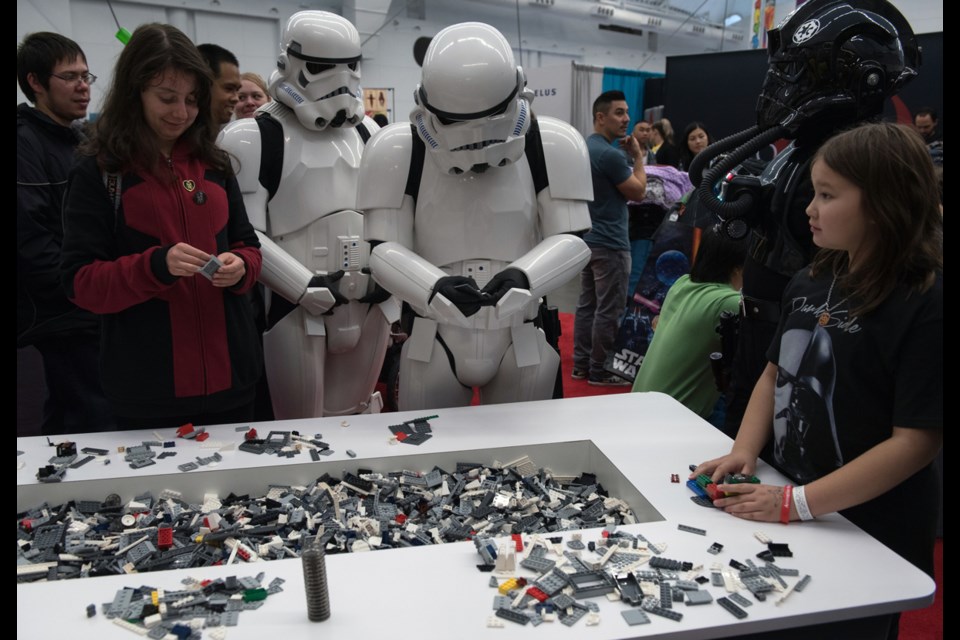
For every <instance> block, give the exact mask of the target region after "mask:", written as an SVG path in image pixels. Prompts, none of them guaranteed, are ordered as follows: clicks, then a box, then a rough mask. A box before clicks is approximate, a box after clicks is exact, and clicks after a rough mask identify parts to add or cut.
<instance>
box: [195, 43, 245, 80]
mask: <svg viewBox="0 0 960 640" xmlns="http://www.w3.org/2000/svg"><path fill="white" fill-rule="evenodd" d="M197 51H199V52H200V55H202V56H203V59H204V60H206V61H207V64H208V65H209V66H210V71H212V72H213V78H214V79H215V80H216V79H219V78H220V65H221V64H223V63H224V62H226V63H227V64H232V65H234V66H235V67H239V66H240V62H239V61H238V60H237V56H235V55H233V54H232V53H231V52H230V51H228V50H226V49H224V48H223V47H221V46H220V45H218V44H209V43H207V44H198V45H197Z"/></svg>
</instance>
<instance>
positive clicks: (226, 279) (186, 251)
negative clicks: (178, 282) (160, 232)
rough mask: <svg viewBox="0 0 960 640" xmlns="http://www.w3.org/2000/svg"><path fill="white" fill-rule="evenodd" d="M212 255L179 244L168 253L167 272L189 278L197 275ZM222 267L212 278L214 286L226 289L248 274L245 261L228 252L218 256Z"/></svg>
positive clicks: (185, 244)
mask: <svg viewBox="0 0 960 640" xmlns="http://www.w3.org/2000/svg"><path fill="white" fill-rule="evenodd" d="M211 257H212V256H211V255H210V254H209V253H207V252H206V251H201V250H200V249H197V248H196V247H193V246H191V245H189V244H187V243H186V242H178V243H177V244H175V245H173V246H172V247H170V250H169V251H167V270H168V271H169V272H170V275H172V276H177V277H180V278H189V277H193V276H195V275H197V273H198V272H200V270H202V269H203V267H204V266H205V265H206V264H207V263H208V262H210V259H211ZM217 260H219V261H220V263H221V266H220V268H219V269H217V270H216V271H215V272H214V274H213V277H211V278H210V280H211V282H213V286H215V287H220V288H226V287H232V286H233V285H235V284H237V283H238V282H240V280H241V279H242V278H243V276H244V275H245V274H246V273H247V267H246V264H244V262H243V259H242V258H240V256H238V255H237V254H235V253H231V252H229V251H226V252H224V253H221V254H220V255H218V256H217Z"/></svg>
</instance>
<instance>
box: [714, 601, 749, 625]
mask: <svg viewBox="0 0 960 640" xmlns="http://www.w3.org/2000/svg"><path fill="white" fill-rule="evenodd" d="M717 604H718V605H720V606H721V607H723V608H724V609H726V610H727V611H729V612H730V613H731V614H732V615H733V616H734V617H735V618H737V619H739V620H743V619H744V618H746V617H747V612H746V611H744V610H743V609H741V608H740V607H738V606H737V605H735V604H734V603H733V602H731V601H730V600H728V599H727V598H717Z"/></svg>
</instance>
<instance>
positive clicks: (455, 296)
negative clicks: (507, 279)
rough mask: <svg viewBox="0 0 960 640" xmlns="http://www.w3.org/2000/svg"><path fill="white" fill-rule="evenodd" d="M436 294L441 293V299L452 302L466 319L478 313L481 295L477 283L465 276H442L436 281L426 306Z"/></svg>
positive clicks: (481, 300)
mask: <svg viewBox="0 0 960 640" xmlns="http://www.w3.org/2000/svg"><path fill="white" fill-rule="evenodd" d="M438 293H442V294H443V297H444V298H446V299H447V300H449V301H450V302H452V303H453V304H454V305H455V306H456V307H457V309H459V310H460V313H462V314H463V315H464V316H466V317H467V318H469V317H470V316H472V315H473V314H475V313H476V312H477V311H479V310H480V305H481V303H482V302H483V294H482V293H481V292H480V288H479V287H478V286H477V281H476V280H474V279H473V278H470V277H467V276H444V277H443V278H440V279H439V280H437V284H435V285H433V292H432V293H431V294H430V298H429V299H428V300H427V304H430V302H431V301H432V300H433V297H434V296H435V295H437V294H438Z"/></svg>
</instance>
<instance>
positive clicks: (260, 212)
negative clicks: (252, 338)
mask: <svg viewBox="0 0 960 640" xmlns="http://www.w3.org/2000/svg"><path fill="white" fill-rule="evenodd" d="M281 43H282V44H281V53H280V57H279V59H278V60H277V70H276V71H275V72H274V73H273V74H272V76H271V78H270V81H269V91H270V94H271V95H272V96H273V98H274V101H273V102H270V103H268V104H266V105H264V106H262V107H261V108H260V109H259V110H258V112H257V115H256V118H255V119H247V120H239V121H236V122H234V123H232V124H230V125H229V126H227V127H226V128H225V129H224V130H223V132H222V133H221V134H220V138H219V140H218V143H219V144H220V146H221V147H222V148H223V149H224V150H226V151H227V152H229V153H230V154H231V155H232V157H233V158H234V160H235V168H236V170H237V176H238V180H239V182H240V188H241V190H242V191H243V197H244V203H245V205H246V208H247V215H248V216H249V218H250V222H251V223H252V224H253V226H254V227H255V228H256V230H257V233H258V235H259V237H260V242H261V246H262V252H263V271H262V274H261V277H260V281H261V282H262V283H263V284H264V285H266V287H268V289H269V291H268V299H267V309H268V311H267V317H268V329H267V331H266V332H265V333H264V336H263V348H264V358H265V362H266V371H267V380H268V382H269V384H270V394H271V398H272V402H273V409H274V414H275V416H276V418H277V419H291V418H308V417H317V416H322V415H346V414H352V413H359V412H365V411H366V412H375V411H378V410H379V407H380V406H381V403H380V397H379V394H377V393H375V392H374V387H375V385H376V382H377V378H378V376H379V373H380V368H381V367H382V365H383V358H384V354H385V351H386V346H387V341H388V339H389V336H390V324H391V322H393V321H395V320H396V319H398V318H399V303H397V302H396V301H394V300H392V299H390V298H389V297H388V296H387V295H378V293H382V290H379V289H376V288H375V285H374V283H373V281H372V280H371V278H370V276H369V275H368V274H367V273H365V271H366V267H367V261H368V259H369V252H370V249H369V245H368V244H367V243H366V242H364V241H363V216H362V215H361V214H360V213H358V212H357V211H356V193H357V177H358V175H359V167H360V155H361V152H362V151H363V148H364V143H365V140H366V138H368V137H369V135H370V134H371V133H373V132H375V131H377V130H378V127H377V125H376V124H375V123H374V122H373V121H372V120H371V119H370V118H365V117H364V111H363V99H362V93H361V90H360V57H361V55H360V38H359V34H358V33H357V30H356V28H355V27H354V26H353V25H352V24H350V22H348V21H347V20H345V19H344V18H342V17H340V16H338V15H335V14H332V13H328V12H325V11H302V12H300V13H297V14H295V15H293V16H292V17H291V18H290V20H289V21H288V22H287V24H286V26H285V28H284V31H283V34H282V37H281Z"/></svg>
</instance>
